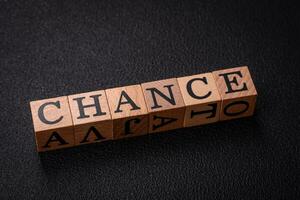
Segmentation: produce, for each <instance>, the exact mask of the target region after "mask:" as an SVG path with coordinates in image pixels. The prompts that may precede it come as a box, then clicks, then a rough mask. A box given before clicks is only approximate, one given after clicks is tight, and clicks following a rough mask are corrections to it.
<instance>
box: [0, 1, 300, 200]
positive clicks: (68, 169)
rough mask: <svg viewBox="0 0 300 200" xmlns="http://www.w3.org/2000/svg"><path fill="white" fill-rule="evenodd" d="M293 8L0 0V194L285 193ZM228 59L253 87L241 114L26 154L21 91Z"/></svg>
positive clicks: (292, 147) (202, 66) (39, 94)
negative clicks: (244, 69) (252, 110)
mask: <svg viewBox="0 0 300 200" xmlns="http://www.w3.org/2000/svg"><path fill="white" fill-rule="evenodd" d="M296 12H299V10H298V9H296V7H295V5H293V4H290V5H288V4H287V3H286V2H284V1H282V2H275V1H269V2H268V3H264V2H261V1H256V2H254V1H250V2H245V1H241V2H230V1H224V2H216V1H207V2H192V1H186V2H175V1H164V2H162V1H128V0H117V1H98V2H94V1H85V0H82V1H71V0H70V1H53V0H48V1H9V0H7V1H3V0H1V1H0V22H1V23H0V37H1V38H0V39H1V40H0V42H1V43H0V58H1V63H0V66H1V72H0V84H1V90H0V94H1V112H0V122H1V130H0V142H1V146H0V147H1V148H0V156H1V157H0V160H1V161H0V170H1V171H0V172H1V174H0V175H1V176H0V199H75V198H79V199H96V198H98V199H141V198H147V199H221V198H224V199H296V195H297V193H298V195H299V157H300V156H299V121H300V118H299V113H298V111H299V109H297V106H298V105H299V103H300V101H299V98H298V97H297V96H298V95H299V80H298V79H299V78H300V74H299V72H298V70H297V67H299V62H298V61H297V59H298V57H299V49H298V47H297V46H296V43H297V42H299V40H298V37H299V31H298V30H297V28H299V27H298V26H299V18H298V17H297V15H296ZM297 56H298V57H297ZM239 65H248V66H249V68H250V71H251V74H252V77H253V79H254V83H255V85H256V87H257V90H258V94H259V98H258V102H257V110H256V114H255V116H253V117H251V118H247V119H239V120H234V121H227V122H221V123H216V124H212V125H206V126H202V127H195V128H188V129H181V130H175V131H170V132H168V133H162V134H156V135H149V136H143V137H139V138H131V139H128V140H122V141H113V142H108V143H103V144H96V145H87V146H82V147H79V148H71V149H66V150H61V151H56V152H51V153H46V154H42V155H39V154H38V153H37V152H36V149H35V140H34V134H33V127H32V121H31V115H30V109H29V102H30V101H31V100H37V99H43V98H49V97H55V96H62V95H68V94H73V93H80V92H87V91H92V90H97V89H101V88H108V87H115V86H120V85H130V84H136V83H141V82H146V81H152V80H158V79H165V78H170V77H178V76H185V75H191V74H197V73H203V72H209V71H213V70H216V69H222V68H225V67H232V66H239ZM297 65H298V66H297ZM298 197H299V196H298Z"/></svg>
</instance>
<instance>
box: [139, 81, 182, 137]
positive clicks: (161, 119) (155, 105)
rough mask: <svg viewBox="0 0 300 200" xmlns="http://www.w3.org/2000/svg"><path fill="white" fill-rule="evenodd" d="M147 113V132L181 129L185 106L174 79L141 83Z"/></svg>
mask: <svg viewBox="0 0 300 200" xmlns="http://www.w3.org/2000/svg"><path fill="white" fill-rule="evenodd" d="M141 85H142V89H143V93H144V96H145V101H146V105H147V109H148V112H149V132H150V133H155V132H160V131H166V130H172V129H177V128H182V127H183V121H184V112H185V105H184V102H183V99H182V96H181V92H180V89H179V86H178V83H177V79H176V78H172V79H165V80H160V81H154V82H148V83H142V84H141Z"/></svg>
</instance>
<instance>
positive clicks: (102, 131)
mask: <svg viewBox="0 0 300 200" xmlns="http://www.w3.org/2000/svg"><path fill="white" fill-rule="evenodd" d="M68 100H69V104H70V110H71V114H72V119H73V123H74V135H75V145H81V144H88V143H94V142H102V141H105V140H111V139H113V123H112V119H111V115H110V110H109V106H108V103H107V98H106V94H105V91H104V90H99V91H93V92H87V93H81V94H74V95H70V96H68ZM96 105H97V106H96ZM82 106H83V107H82ZM84 106H85V107H84ZM79 108H81V110H82V113H80V109H79Z"/></svg>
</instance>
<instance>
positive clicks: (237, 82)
mask: <svg viewBox="0 0 300 200" xmlns="http://www.w3.org/2000/svg"><path fill="white" fill-rule="evenodd" d="M256 97H257V92H256V89H255V86H254V84H253V81H252V79H251V75H250V72H249V70H248V67H247V66H243V67H236V68H231V69H225V70H219V71H214V72H212V73H204V74H197V75H193V76H186V77H180V78H171V79H165V80H159V81H154V82H148V83H142V84H140V85H131V86H125V87H118V88H112V89H106V90H99V91H93V92H87V93H82V94H75V95H70V96H63V97H57V98H51V99H44V100H38V101H32V102H30V106H31V112H32V119H33V124H34V130H35V137H36V143H37V149H38V151H39V152H42V151H49V150H54V149H59V148H66V147H71V146H77V145H82V144H89V143H95V142H102V141H106V140H115V139H121V138H126V137H132V136H139V135H145V134H149V133H156V132H162V131H167V130H172V129H178V128H182V127H191V126H198V125H202V124H208V123H213V122H217V121H219V120H230V119H235V118H240V117H246V116H251V115H253V112H254V107H255V101H256Z"/></svg>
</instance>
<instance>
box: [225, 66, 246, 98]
mask: <svg viewBox="0 0 300 200" xmlns="http://www.w3.org/2000/svg"><path fill="white" fill-rule="evenodd" d="M231 74H237V75H239V77H243V75H242V73H241V72H240V71H235V72H229V73H225V74H220V75H219V76H223V78H224V80H225V83H226V86H227V89H228V91H227V92H226V94H228V93H232V92H240V91H243V90H248V88H247V86H246V83H244V84H243V87H242V88H240V89H236V90H233V89H232V87H231V83H234V84H235V85H237V86H238V85H239V84H238V82H237V80H236V76H234V77H233V79H232V80H229V77H228V75H231Z"/></svg>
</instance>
